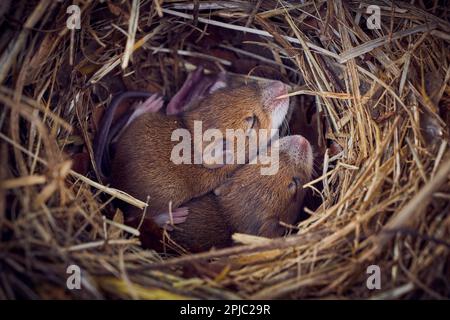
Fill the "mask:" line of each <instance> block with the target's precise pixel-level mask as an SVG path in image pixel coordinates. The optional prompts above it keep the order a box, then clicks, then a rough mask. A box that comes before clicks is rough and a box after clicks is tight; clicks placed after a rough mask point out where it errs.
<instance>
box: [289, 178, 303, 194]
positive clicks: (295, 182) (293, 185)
mask: <svg viewBox="0 0 450 320" xmlns="http://www.w3.org/2000/svg"><path fill="white" fill-rule="evenodd" d="M300 186H301V181H300V178H298V177H294V178H292V181H291V182H290V183H289V185H288V189H289V191H290V192H296V191H297V189H298V188H299V187H300Z"/></svg>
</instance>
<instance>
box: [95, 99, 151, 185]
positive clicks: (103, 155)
mask: <svg viewBox="0 0 450 320" xmlns="http://www.w3.org/2000/svg"><path fill="white" fill-rule="evenodd" d="M152 95H154V94H153V93H149V92H140V91H127V92H123V93H121V94H119V95H116V96H114V98H113V99H112V102H111V104H110V105H109V106H108V108H107V109H106V111H105V114H104V115H103V117H102V120H101V121H100V126H99V129H98V130H97V133H96V135H95V138H94V166H95V168H96V170H97V173H98V174H99V176H100V178H101V179H102V180H104V179H106V177H107V176H108V173H107V172H109V165H110V156H109V143H110V142H111V140H112V138H113V137H112V136H111V134H112V133H113V134H115V133H117V132H116V131H117V130H116V129H115V130H113V131H114V132H111V126H112V123H113V119H114V115H115V113H116V111H117V108H118V106H119V105H120V104H121V103H122V102H123V101H124V100H125V99H130V98H149V97H151V96H152ZM126 120H128V119H127V118H126ZM120 122H121V123H124V124H125V123H127V121H124V120H123V119H122V120H121V121H120ZM116 127H117V126H116Z"/></svg>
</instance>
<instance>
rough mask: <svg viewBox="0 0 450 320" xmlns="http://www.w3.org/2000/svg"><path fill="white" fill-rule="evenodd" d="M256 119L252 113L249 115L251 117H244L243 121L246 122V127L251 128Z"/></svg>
mask: <svg viewBox="0 0 450 320" xmlns="http://www.w3.org/2000/svg"><path fill="white" fill-rule="evenodd" d="M256 120H257V118H256V116H255V115H253V116H251V117H247V118H245V122H247V123H248V128H249V129H253V127H254V126H255V124H256Z"/></svg>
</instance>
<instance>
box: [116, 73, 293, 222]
mask: <svg viewBox="0 0 450 320" xmlns="http://www.w3.org/2000/svg"><path fill="white" fill-rule="evenodd" d="M190 83H194V84H195V82H192V81H191V82H190ZM210 87H213V88H214V90H209V91H208V92H207V94H206V95H204V96H202V97H201V99H196V100H193V103H192V104H189V103H188V104H186V103H183V104H182V106H181V107H180V106H179V105H178V106H176V108H179V109H180V111H176V110H175V112H173V113H174V114H163V113H161V112H156V111H158V110H159V109H160V108H161V107H162V104H163V101H162V100H161V99H158V98H157V97H150V98H148V99H147V100H146V101H145V102H144V103H143V104H142V106H141V107H139V108H137V109H136V110H138V111H135V112H138V113H139V114H138V116H137V117H135V118H134V119H132V121H131V122H129V121H128V122H129V123H127V125H126V128H125V129H124V130H123V132H122V133H121V134H120V136H119V137H118V139H117V142H116V146H115V150H114V155H113V157H112V160H111V175H110V178H109V181H110V183H111V186H112V187H114V188H117V189H119V190H122V191H124V192H126V193H128V194H130V195H132V196H133V197H135V198H137V199H140V200H142V201H147V197H149V201H148V208H147V214H148V215H149V216H150V217H152V218H153V220H154V221H155V222H156V223H157V224H158V225H159V226H161V225H165V224H167V223H168V222H169V220H171V222H175V223H182V222H185V220H186V216H187V210H186V209H185V208H179V207H180V205H181V204H182V203H184V202H187V201H189V200H191V199H193V198H195V197H199V196H202V195H204V194H206V193H208V192H209V191H211V190H212V189H214V188H215V187H217V186H218V185H219V184H220V183H221V182H222V181H224V180H225V179H226V178H227V177H228V176H229V174H230V173H231V172H233V171H234V170H236V169H237V168H238V167H239V166H240V164H219V165H216V164H214V163H208V162H206V161H204V162H202V163H200V164H199V163H191V164H184V163H183V164H175V163H174V162H173V161H172V151H173V150H174V147H175V146H176V145H177V144H178V142H177V141H172V133H173V132H175V131H176V130H177V129H185V130H186V131H187V132H189V133H191V134H193V133H194V130H195V125H196V122H197V121H201V124H202V131H201V133H204V132H205V131H206V130H207V129H217V130H219V131H220V132H222V133H223V135H224V136H225V132H226V130H227V129H234V130H237V129H240V130H242V132H245V133H248V132H249V130H256V131H258V130H259V129H267V130H269V129H278V128H279V126H280V125H281V124H282V122H283V120H284V118H285V116H286V114H287V110H288V107H289V98H282V99H276V98H277V97H279V96H281V95H285V94H287V88H288V87H287V85H285V84H283V83H282V82H279V81H269V82H267V83H248V84H247V85H241V86H238V87H233V86H230V87H228V86H223V85H221V83H220V81H216V82H214V83H213V84H212V85H211V86H210ZM191 90H193V89H191ZM180 100H183V97H181V99H180ZM176 108H175V109H176ZM139 110H144V111H143V112H141V111H139ZM132 117H133V116H131V118H132ZM247 142H248V139H246V143H247ZM211 145H212V146H213V149H214V150H217V157H219V158H220V157H222V158H223V156H226V155H227V154H229V150H227V149H226V148H224V150H221V149H220V148H219V149H216V148H215V146H222V145H223V146H225V145H228V144H227V143H226V141H223V139H222V140H221V139H218V140H214V141H212V142H211V143H210V144H209V145H208V146H206V148H208V147H210V146H211ZM191 152H192V154H191V158H195V156H196V154H197V153H198V152H200V153H201V150H200V151H199V150H196V146H195V143H193V146H192V151H191ZM213 160H214V159H213ZM169 204H171V208H173V209H174V210H173V211H172V212H171V213H170V214H169V212H168V211H169ZM123 211H124V213H125V216H126V217H127V218H130V219H133V218H135V217H136V216H137V215H142V211H141V210H139V209H137V208H134V207H132V206H129V205H126V204H124V205H123ZM169 217H170V218H171V219H169ZM172 220H173V221H172Z"/></svg>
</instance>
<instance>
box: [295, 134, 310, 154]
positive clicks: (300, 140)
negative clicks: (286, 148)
mask: <svg viewBox="0 0 450 320" xmlns="http://www.w3.org/2000/svg"><path fill="white" fill-rule="evenodd" d="M290 144H291V146H292V147H293V148H298V149H300V150H302V151H306V150H308V148H309V146H310V145H309V141H308V140H307V139H306V138H305V137H303V136H301V135H295V136H291V140H290Z"/></svg>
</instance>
